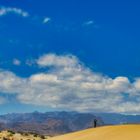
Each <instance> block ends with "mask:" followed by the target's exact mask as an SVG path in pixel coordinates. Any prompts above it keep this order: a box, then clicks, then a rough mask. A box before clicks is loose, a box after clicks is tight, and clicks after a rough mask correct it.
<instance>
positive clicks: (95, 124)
mask: <svg viewBox="0 0 140 140" xmlns="http://www.w3.org/2000/svg"><path fill="white" fill-rule="evenodd" d="M96 127H97V120H96V119H94V128H96Z"/></svg>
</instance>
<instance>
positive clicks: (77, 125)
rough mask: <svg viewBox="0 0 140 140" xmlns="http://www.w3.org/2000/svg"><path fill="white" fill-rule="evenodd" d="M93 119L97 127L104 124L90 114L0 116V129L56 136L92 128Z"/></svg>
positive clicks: (51, 113) (54, 113) (52, 113)
mask: <svg viewBox="0 0 140 140" xmlns="http://www.w3.org/2000/svg"><path fill="white" fill-rule="evenodd" d="M94 119H97V120H98V125H103V124H104V123H103V121H102V120H101V119H100V118H99V117H96V116H95V115H93V114H90V113H77V112H47V113H39V112H33V113H22V114H16V113H14V114H7V115H1V116H0V123H1V124H0V129H1V130H5V129H10V130H13V131H21V132H35V133H39V134H45V135H58V134H64V133H68V132H73V131H78V130H82V129H86V128H89V127H93V122H94Z"/></svg>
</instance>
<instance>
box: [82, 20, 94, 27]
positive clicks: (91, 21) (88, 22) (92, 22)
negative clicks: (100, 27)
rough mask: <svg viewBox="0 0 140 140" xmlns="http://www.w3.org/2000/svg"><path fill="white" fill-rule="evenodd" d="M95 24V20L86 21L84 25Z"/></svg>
mask: <svg viewBox="0 0 140 140" xmlns="http://www.w3.org/2000/svg"><path fill="white" fill-rule="evenodd" d="M94 23H95V22H94V21H93V20H89V21H86V22H85V23H84V25H87V26H88V25H93V24H94Z"/></svg>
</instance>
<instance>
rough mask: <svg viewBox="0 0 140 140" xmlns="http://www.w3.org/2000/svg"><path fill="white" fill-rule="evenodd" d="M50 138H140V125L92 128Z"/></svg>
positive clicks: (80, 139)
mask: <svg viewBox="0 0 140 140" xmlns="http://www.w3.org/2000/svg"><path fill="white" fill-rule="evenodd" d="M48 140H140V125H117V126H104V127H98V128H91V129H87V130H83V131H79V132H75V133H69V134H66V135H62V136H57V137H54V138H50V139H48Z"/></svg>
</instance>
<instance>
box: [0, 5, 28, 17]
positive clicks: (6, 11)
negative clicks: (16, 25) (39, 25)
mask: <svg viewBox="0 0 140 140" xmlns="http://www.w3.org/2000/svg"><path fill="white" fill-rule="evenodd" d="M9 13H14V14H17V15H20V16H22V17H28V16H29V14H28V12H26V11H24V10H22V9H20V8H14V7H1V8H0V16H4V15H7V14H9Z"/></svg>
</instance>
